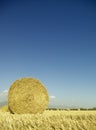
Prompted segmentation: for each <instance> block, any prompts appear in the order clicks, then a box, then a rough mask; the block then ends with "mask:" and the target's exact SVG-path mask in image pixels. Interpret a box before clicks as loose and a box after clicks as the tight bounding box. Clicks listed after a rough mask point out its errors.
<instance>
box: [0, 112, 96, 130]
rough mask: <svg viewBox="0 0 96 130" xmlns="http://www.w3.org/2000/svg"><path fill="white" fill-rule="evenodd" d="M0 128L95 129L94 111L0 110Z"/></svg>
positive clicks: (22, 129) (29, 129)
mask: <svg viewBox="0 0 96 130" xmlns="http://www.w3.org/2000/svg"><path fill="white" fill-rule="evenodd" d="M0 130H96V111H65V110H56V111H54V110H46V111H45V112H44V113H43V114H36V115H34V114H22V115H19V114H10V113H9V112H4V111H2V110H0Z"/></svg>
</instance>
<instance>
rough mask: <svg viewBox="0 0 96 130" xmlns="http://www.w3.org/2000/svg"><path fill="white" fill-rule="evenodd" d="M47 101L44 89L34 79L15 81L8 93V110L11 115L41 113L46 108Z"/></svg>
mask: <svg viewBox="0 0 96 130" xmlns="http://www.w3.org/2000/svg"><path fill="white" fill-rule="evenodd" d="M48 101H49V97H48V93H47V90H46V88H45V87H44V85H43V84H42V83H41V82H40V81H39V80H37V79H35V78H21V79H19V80H16V81H15V82H14V83H13V84H12V85H11V87H10V89H9V92H8V108H9V110H10V112H12V113H17V114H25V113H32V114H36V113H42V112H43V111H44V110H45V109H46V108H47V106H48Z"/></svg>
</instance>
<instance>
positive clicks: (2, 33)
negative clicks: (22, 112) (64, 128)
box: [0, 0, 96, 107]
mask: <svg viewBox="0 0 96 130" xmlns="http://www.w3.org/2000/svg"><path fill="white" fill-rule="evenodd" d="M21 77H35V78H37V79H39V80H40V81H41V82H42V83H43V84H44V85H45V86H46V88H47V90H48V93H49V95H53V96H55V97H56V99H54V103H55V104H64V105H68V106H72V105H73V106H83V107H93V106H95V107H96V1H95V0H61V1H60V0H48V1H45V0H9V1H7V0H1V1H0V92H2V91H3V90H6V89H9V87H10V85H11V84H12V82H14V81H15V80H16V79H18V78H21Z"/></svg>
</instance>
